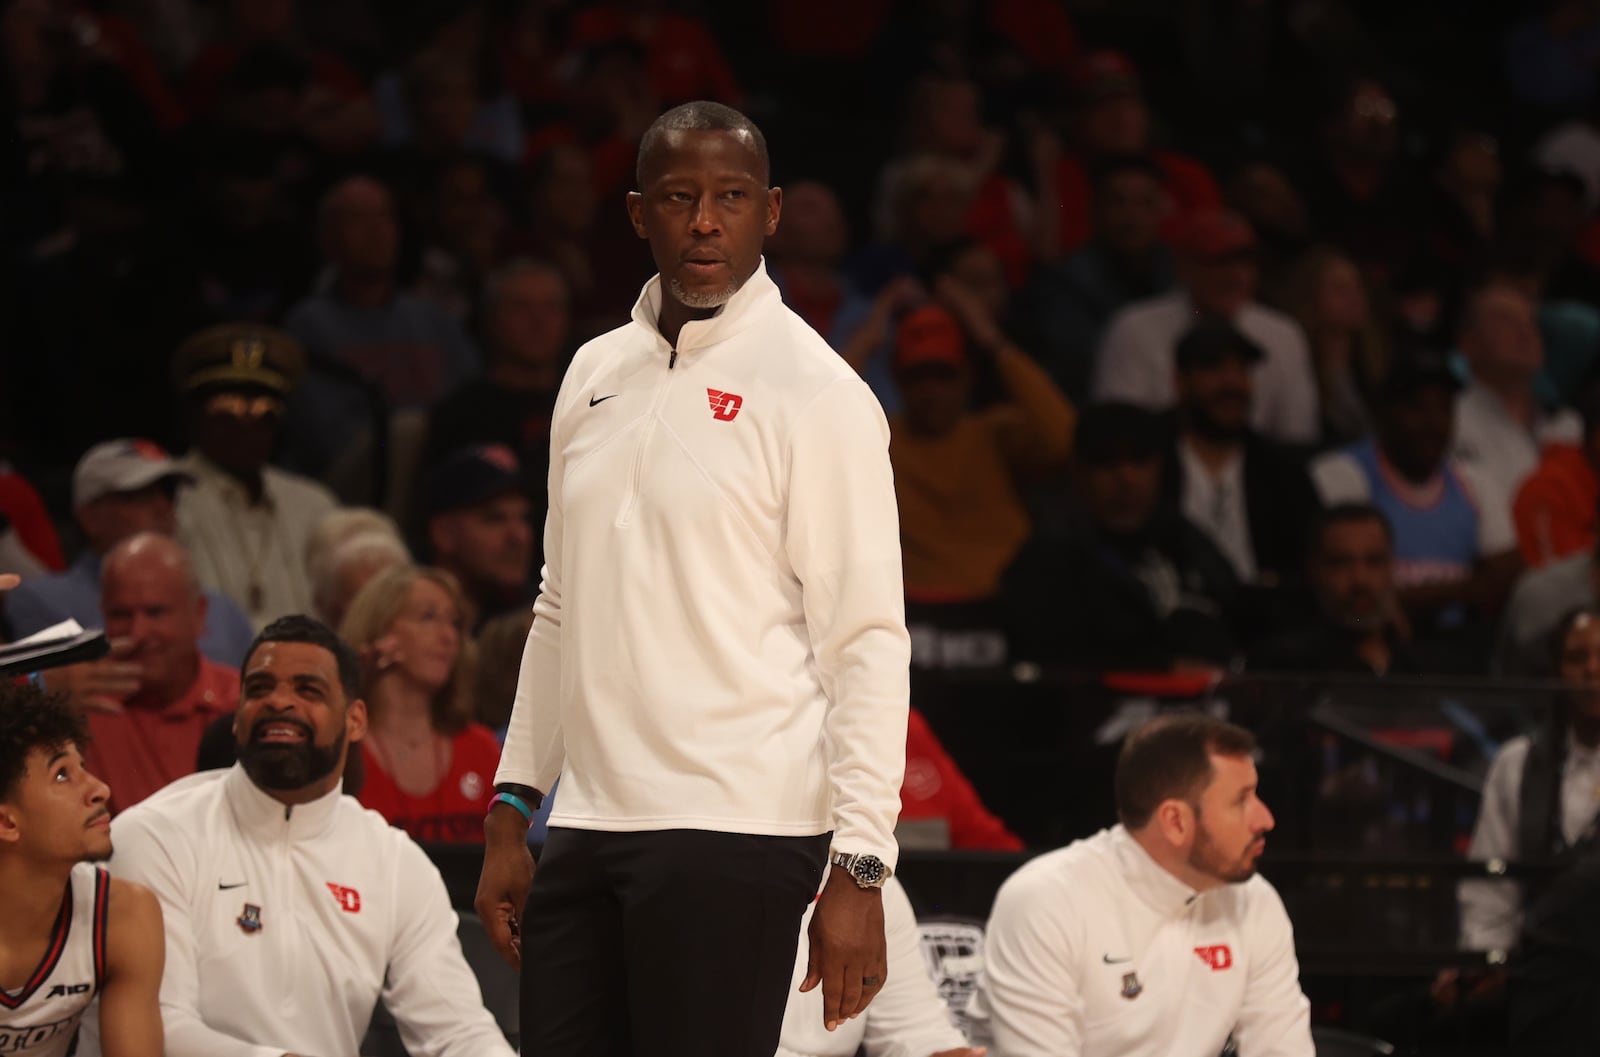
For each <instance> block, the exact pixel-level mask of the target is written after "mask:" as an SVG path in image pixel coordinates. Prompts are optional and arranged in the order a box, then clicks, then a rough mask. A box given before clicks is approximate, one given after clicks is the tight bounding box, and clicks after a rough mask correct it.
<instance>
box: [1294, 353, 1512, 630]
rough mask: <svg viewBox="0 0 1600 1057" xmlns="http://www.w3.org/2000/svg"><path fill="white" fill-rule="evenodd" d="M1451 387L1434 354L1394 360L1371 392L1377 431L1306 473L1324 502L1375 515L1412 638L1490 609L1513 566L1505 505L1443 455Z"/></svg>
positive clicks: (1450, 423)
mask: <svg viewBox="0 0 1600 1057" xmlns="http://www.w3.org/2000/svg"><path fill="white" fill-rule="evenodd" d="M1459 388H1460V384H1459V383H1458V382H1457V381H1456V378H1455V375H1454V374H1453V373H1451V371H1450V367H1449V364H1448V363H1447V362H1446V361H1445V360H1444V359H1443V358H1441V357H1438V356H1434V355H1432V354H1430V353H1427V352H1415V353H1412V354H1410V355H1407V356H1403V357H1401V358H1400V359H1399V360H1398V361H1397V362H1396V364H1395V366H1394V367H1393V369H1392V370H1391V371H1390V372H1389V377H1388V378H1387V379H1386V380H1385V382H1384V384H1383V387H1382V390H1381V392H1380V397H1379V400H1378V404H1377V408H1376V410H1377V419H1378V422H1377V435H1376V436H1375V437H1372V438H1370V439H1368V440H1364V441H1360V442H1358V443H1356V444H1353V445H1351V446H1349V447H1347V448H1343V449H1341V450H1339V451H1335V452H1330V453H1328V454H1326V455H1323V456H1322V457H1320V458H1318V459H1317V460H1316V461H1315V462H1313V463H1312V464H1311V470H1310V472H1311V479H1312V481H1313V483H1314V484H1315V485H1316V488H1317V493H1318V495H1319V497H1320V498H1321V500H1322V503H1323V505H1324V506H1329V507H1331V506H1335V505H1339V504H1348V503H1367V504H1370V505H1372V506H1373V507H1375V508H1376V509H1377V510H1378V511H1379V512H1381V513H1382V514H1383V516H1384V519H1385V521H1386V522H1387V524H1388V532H1389V536H1390V543H1391V549H1392V552H1393V562H1394V584H1395V587H1396V588H1397V589H1398V597H1399V600H1400V604H1401V606H1402V607H1403V609H1404V610H1405V613H1406V614H1407V616H1408V617H1409V619H1410V620H1411V622H1412V626H1413V628H1414V629H1415V631H1416V632H1417V633H1418V634H1419V635H1422V634H1426V633H1427V632H1428V631H1430V630H1437V629H1439V628H1441V627H1456V626H1459V625H1461V624H1462V623H1463V622H1464V621H1468V620H1470V619H1471V618H1473V617H1474V616H1478V617H1483V616H1485V615H1491V616H1492V615H1493V614H1494V613H1496V612H1498V610H1499V608H1500V605H1501V603H1502V602H1503V601H1504V600H1505V596H1506V593H1507V592H1508V591H1509V590H1510V589H1511V584H1512V581H1513V580H1514V579H1515V578H1516V575H1517V573H1518V572H1519V571H1520V570H1521V566H1522V562H1521V559H1520V558H1519V557H1518V555H1517V551H1516V537H1515V534H1514V533H1513V532H1512V528H1511V521H1510V518H1509V516H1508V513H1509V512H1508V511H1505V510H1495V509H1480V507H1479V505H1478V503H1477V500H1476V499H1475V497H1474V496H1473V494H1472V492H1471V490H1470V489H1469V487H1468V485H1467V484H1466V482H1465V481H1464V479H1463V477H1462V474H1461V470H1460V467H1458V466H1457V465H1456V463H1455V460H1454V459H1453V458H1451V457H1450V437H1451V435H1452V433H1453V432H1454V424H1455V399H1456V392H1457V390H1458V389H1459ZM1473 609H1475V610H1478V611H1479V612H1477V613H1476V614H1474V613H1473V612H1470V610H1473Z"/></svg>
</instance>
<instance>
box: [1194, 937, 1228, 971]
mask: <svg viewBox="0 0 1600 1057" xmlns="http://www.w3.org/2000/svg"><path fill="white" fill-rule="evenodd" d="M1194 952H1195V953H1196V954H1198V955H1199V956H1200V960H1201V961H1203V962H1205V963H1206V964H1207V965H1209V966H1211V971H1212V972H1214V973H1219V972H1221V971H1222V970H1224V969H1231V968H1233V952H1232V951H1230V950H1229V949H1228V947H1227V944H1217V945H1216V946H1213V947H1196V948H1195V949H1194Z"/></svg>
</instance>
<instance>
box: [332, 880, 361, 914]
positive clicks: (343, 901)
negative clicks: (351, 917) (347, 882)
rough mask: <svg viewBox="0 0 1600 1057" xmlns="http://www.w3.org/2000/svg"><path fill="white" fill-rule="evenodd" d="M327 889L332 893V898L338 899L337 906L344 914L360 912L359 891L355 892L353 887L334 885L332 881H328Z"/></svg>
mask: <svg viewBox="0 0 1600 1057" xmlns="http://www.w3.org/2000/svg"><path fill="white" fill-rule="evenodd" d="M328 891H330V892H332V893H333V898H335V899H337V900H338V901H339V906H340V907H341V908H342V909H343V910H344V912H345V913H346V914H359V913H361V893H360V892H357V891H356V890H355V889H354V888H346V887H345V886H344V885H336V884H334V883H333V882H332V881H329V882H328Z"/></svg>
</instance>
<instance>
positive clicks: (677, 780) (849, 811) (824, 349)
mask: <svg viewBox="0 0 1600 1057" xmlns="http://www.w3.org/2000/svg"><path fill="white" fill-rule="evenodd" d="M661 297H662V291H661V280H660V277H659V276H658V277H656V278H654V279H651V280H650V282H649V283H647V284H646V285H645V288H644V292H643V293H642V294H641V295H640V297H639V300H638V303H637V304H636V305H635V306H634V309H633V321H632V322H631V323H629V324H628V325H626V326H624V327H621V328H619V329H617V330H614V331H611V332H610V333H608V334H604V335H602V336H600V337H598V338H596V339H594V340H593V341H591V342H589V343H588V344H586V345H584V346H583V348H581V349H579V350H578V353H577V356H576V358H575V359H574V360H573V363H572V366H571V367H570V368H569V369H568V371H567V374H566V378H565V380H564V381H563V382H562V386H561V394H560V396H559V397H558V398H557V401H556V409H555V416H554V424H553V427H552V435H551V452H550V513H549V517H548V519H547V521H546V523H545V548H544V553H545V567H544V580H543V585H542V588H541V591H540V594H539V599H538V601H537V603H535V606H534V612H535V615H536V619H535V620H534V623H533V630H532V632H531V633H530V634H529V636H528V643H527V647H526V650H525V651H524V654H523V661H522V674H521V678H520V680H519V682H518V686H517V697H516V705H515V708H514V709H513V711H512V715H511V725H510V730H509V732H508V734H507V737H506V744H505V751H504V752H503V753H502V754H501V757H500V769H499V772H498V773H497V774H496V776H495V781H496V782H516V783H520V784H523V785H529V786H533V787H534V788H536V789H539V790H541V791H548V790H549V788H550V786H551V783H553V782H554V781H555V779H556V776H557V775H558V774H559V775H560V776H561V799H560V802H559V803H558V804H557V805H556V808H555V811H554V813H553V814H552V815H551V818H550V824H551V825H552V826H570V827H574V828H578V829H591V830H613V831H622V830H657V829H676V828H686V829H706V830H714V831H721V832H736V833H755V834H769V835H778V836H806V835H814V834H818V833H822V832H825V831H827V830H829V829H832V830H833V832H834V837H833V847H834V848H835V850H840V851H848V852H870V853H872V854H875V855H877V856H879V857H880V858H882V859H883V860H884V861H885V862H887V863H890V864H891V865H892V864H893V863H894V861H895V842H894V836H893V831H894V823H895V818H896V816H897V815H898V813H899V807H900V796H899V791H900V781H901V776H902V772H903V771H904V766H905V738H906V708H907V700H908V696H909V686H908V672H909V665H910V639H909V637H908V636H907V634H906V629H905V615H904V601H903V594H902V586H901V566H900V534H899V521H898V518H897V516H896V508H895V495H894V480H893V476H892V474H891V471H890V468H889V455H888V443H889V431H888V425H887V423H886V421H885V420H884V416H883V412H882V410H881V409H880V408H879V406H878V403H877V401H876V400H875V399H874V398H873V396H872V393H871V391H870V390H869V389H868V388H867V386H866V384H865V383H863V382H862V381H861V379H860V378H859V377H857V376H856V374H855V372H854V371H852V370H851V369H850V367H849V366H848V365H847V364H846V363H845V362H844V361H843V360H841V359H840V358H839V356H838V355H837V354H836V353H835V352H834V351H833V350H832V349H831V348H829V347H828V345H827V344H826V343H825V342H824V341H823V340H822V339H821V338H820V337H818V336H817V334H816V333H815V332H814V331H812V330H811V329H810V328H809V327H807V326H806V324H805V323H804V322H802V321H801V319H800V318H799V317H798V316H796V315H795V314H794V313H792V312H790V311H789V309H788V308H786V307H785V306H784V304H783V301H782V300H781V298H780V297H779V295H778V289H777V287H776V286H775V285H774V284H773V283H772V281H771V280H770V279H769V278H768V277H767V273H766V270H765V268H758V269H757V271H756V273H755V274H754V275H752V276H751V277H750V280H749V281H748V282H746V283H745V284H744V286H743V287H742V288H740V290H739V291H738V293H736V294H735V295H734V296H733V298H732V299H731V300H730V301H729V302H728V303H727V304H726V305H725V306H724V307H723V308H722V309H720V310H719V311H718V313H717V314H716V315H714V316H712V317H711V318H709V319H705V320H697V321H693V322H690V323H687V324H685V325H684V327H683V330H682V332H681V333H680V334H679V336H678V343H677V346H676V348H674V347H672V346H671V345H670V344H669V343H668V342H667V340H666V339H665V338H664V337H662V335H661V333H660V330H659V329H658V327H657V325H656V321H657V319H658V317H659V314H660V309H661Z"/></svg>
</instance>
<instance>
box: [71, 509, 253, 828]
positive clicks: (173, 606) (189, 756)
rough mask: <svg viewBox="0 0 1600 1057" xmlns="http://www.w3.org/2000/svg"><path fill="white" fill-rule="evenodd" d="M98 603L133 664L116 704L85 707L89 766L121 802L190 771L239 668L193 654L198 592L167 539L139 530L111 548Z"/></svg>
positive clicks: (185, 560)
mask: <svg viewBox="0 0 1600 1057" xmlns="http://www.w3.org/2000/svg"><path fill="white" fill-rule="evenodd" d="M100 609H101V612H102V613H104V615H105V620H106V636H107V637H108V638H110V639H111V640H112V642H114V643H116V644H117V647H118V652H119V657H120V658H121V659H122V660H123V661H125V662H126V663H128V664H131V665H134V666H136V667H137V670H138V677H137V678H138V683H137V686H136V687H135V689H134V690H133V692H132V693H130V694H128V695H127V696H126V697H125V698H123V699H122V701H121V702H120V705H121V707H120V708H119V709H117V710H115V711H112V710H109V709H108V710H100V709H95V710H90V711H89V712H88V714H87V715H88V723H89V734H90V737H91V739H92V740H91V742H90V745H89V751H88V753H87V756H86V764H87V767H88V769H89V772H90V773H91V774H95V775H98V776H99V777H101V778H102V779H104V780H105V781H106V782H107V783H108V784H110V785H111V806H112V810H113V811H120V810H122V809H124V808H128V807H131V806H133V805H134V804H136V803H138V802H139V801H141V800H143V799H144V798H145V797H147V796H149V795H150V794H151V793H154V792H155V791H156V790H158V789H160V788H161V787H163V786H165V785H166V784H167V783H168V782H171V781H173V780H175V779H178V778H182V777H183V776H184V775H186V774H191V773H193V772H194V769H195V754H196V751H197V750H198V749H199V746H200V735H201V733H203V732H204V731H205V729H206V725H207V724H209V723H210V722H211V721H212V720H213V719H215V718H216V717H217V716H220V715H222V714H224V713H227V712H231V711H233V709H234V708H235V707H237V705H238V703H239V672H238V670H237V669H235V668H230V667H228V666H226V665H222V664H218V663H217V662H215V661H212V660H208V659H207V658H206V657H204V656H203V655H202V654H201V653H200V633H201V630H202V629H203V628H204V627H205V619H206V599H205V596H204V595H203V594H202V593H201V591H200V586H199V583H198V582H197V581H196V580H195V576H194V570H193V568H192V567H191V566H190V564H189V556H188V554H187V553H186V552H185V551H184V549H183V546H182V545H181V544H179V543H178V542H176V541H175V540H172V539H170V538H168V537H166V536H159V535H156V534H154V533H141V534H140V535H137V536H133V537H130V538H129V539H127V540H124V541H123V542H122V543H120V544H118V545H117V546H116V547H114V548H112V550H111V552H110V553H108V554H107V555H106V559H105V565H104V567H103V569H102V571H101V575H100Z"/></svg>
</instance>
